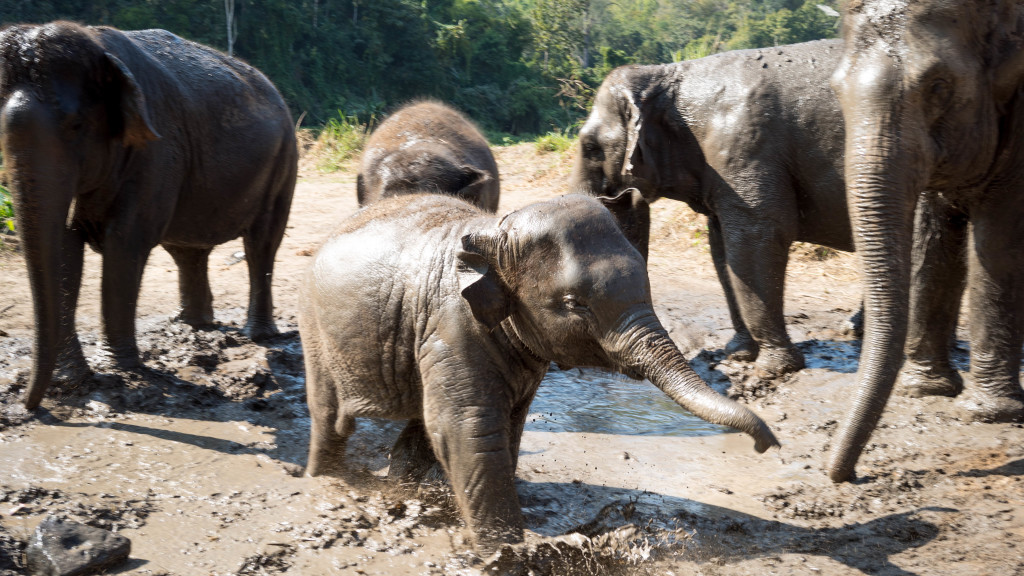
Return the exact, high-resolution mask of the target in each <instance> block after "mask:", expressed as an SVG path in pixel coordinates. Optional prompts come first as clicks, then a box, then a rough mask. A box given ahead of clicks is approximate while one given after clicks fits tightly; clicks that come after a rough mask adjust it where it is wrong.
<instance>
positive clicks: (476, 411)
mask: <svg viewBox="0 0 1024 576" xmlns="http://www.w3.org/2000/svg"><path fill="white" fill-rule="evenodd" d="M448 402H449V403H450V400H448ZM502 412H503V411H500V410H498V409H497V408H496V407H495V406H493V405H481V406H448V407H445V408H442V409H441V413H440V414H439V415H438V417H437V418H428V419H427V421H426V426H427V432H428V433H430V435H431V437H432V438H434V440H435V443H434V450H435V453H436V454H437V458H438V460H440V461H441V464H442V465H443V466H444V468H445V471H446V472H447V473H448V479H449V480H450V482H451V485H452V492H453V493H454V495H455V499H456V502H458V504H459V509H460V511H461V512H462V517H463V519H464V520H465V522H466V525H467V526H468V527H469V530H470V533H471V534H472V537H473V540H474V544H475V545H476V547H477V550H478V551H479V552H480V553H481V554H482V555H487V554H491V553H493V552H494V551H495V550H497V548H498V547H499V546H500V545H502V544H506V543H516V542H522V540H523V526H524V522H523V513H522V510H521V509H520V506H519V495H518V494H517V493H516V489H515V463H514V462H513V459H512V455H511V444H512V442H511V440H512V439H511V438H510V437H509V434H508V430H509V427H510V422H509V414H508V413H507V412H505V413H502ZM442 423H443V424H442Z"/></svg>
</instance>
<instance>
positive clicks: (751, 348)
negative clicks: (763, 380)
mask: <svg viewBox="0 0 1024 576" xmlns="http://www.w3.org/2000/svg"><path fill="white" fill-rule="evenodd" d="M759 350H760V347H759V346H758V345H757V341H755V340H754V339H753V338H751V337H750V334H741V333H739V332H737V333H736V335H735V336H733V337H732V340H729V343H728V344H726V345H725V357H726V358H728V359H729V360H736V361H738V362H753V361H754V360H757V355H758V352H759Z"/></svg>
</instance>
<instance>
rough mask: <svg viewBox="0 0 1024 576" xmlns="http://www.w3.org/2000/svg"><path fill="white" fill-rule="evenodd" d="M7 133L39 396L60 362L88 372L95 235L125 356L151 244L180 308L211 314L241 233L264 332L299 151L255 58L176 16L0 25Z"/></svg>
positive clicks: (108, 313)
mask: <svg viewBox="0 0 1024 576" xmlns="http://www.w3.org/2000/svg"><path fill="white" fill-rule="evenodd" d="M0 104H2V109H0V135H2V136H0V145H2V150H3V156H4V163H5V168H6V171H7V177H8V179H9V183H10V188H11V191H12V193H13V196H14V202H15V209H16V212H17V219H18V220H17V226H18V232H19V234H20V235H21V237H22V241H23V245H24V250H25V262H26V264H27V266H28V272H29V282H30V284H31V289H32V302H33V307H34V314H35V327H36V333H35V341H34V345H33V351H32V354H33V364H32V376H31V381H30V382H29V385H28V388H27V390H26V395H25V405H26V406H27V407H29V408H34V407H36V406H38V405H39V402H40V401H41V399H42V397H43V394H44V392H45V391H46V389H47V387H48V386H49V385H50V383H51V380H52V378H53V375H54V370H55V368H57V367H60V369H61V370H62V372H65V373H66V374H68V375H70V376H71V377H73V378H79V377H81V376H83V375H85V374H87V373H88V365H87V364H86V362H85V359H84V357H83V355H82V348H81V345H80V344H79V341H78V336H77V335H76V332H75V308H76V305H77V301H78V292H79V286H80V284H81V278H82V260H83V250H84V245H85V244H86V243H88V244H89V245H90V246H91V247H92V248H93V249H95V250H97V251H98V252H100V253H102V254H103V279H102V317H103V326H104V331H105V336H106V342H107V345H108V346H109V348H110V349H111V351H112V353H113V355H114V357H115V358H116V360H117V362H118V363H119V364H121V365H122V366H124V367H133V366H137V365H138V362H139V360H138V347H137V345H136V339H135V307H136V301H137V299H138V295H139V286H140V282H141V279H142V271H143V268H144V266H145V264H146V259H147V257H148V255H149V253H150V251H151V250H152V249H153V248H154V247H155V246H156V245H158V244H159V245H162V246H163V247H164V248H165V249H166V250H167V251H168V252H169V253H170V254H171V256H172V257H173V258H174V260H175V263H176V264H177V266H178V274H179V281H180V291H181V314H180V318H181V319H182V320H184V321H185V322H188V323H190V324H193V325H203V324H208V323H210V322H212V321H213V307H212V295H211V292H210V287H209V281H208V279H207V259H208V256H209V254H210V251H211V249H212V248H213V247H214V246H216V245H217V244H221V243H223V242H227V241H228V240H231V239H233V238H237V237H239V236H242V237H243V239H244V242H245V256H246V260H247V262H248V265H249V284H250V294H249V313H248V319H247V322H246V327H245V330H246V332H247V333H248V334H249V335H250V336H251V337H253V338H263V337H268V336H271V335H273V334H275V333H276V332H277V328H276V327H275V324H274V319H273V304H272V300H271V293H270V289H271V274H272V273H273V268H274V254H275V252H276V251H277V247H278V245H279V244H280V242H281V237H282V235H283V233H284V228H285V223H286V221H287V219H288V210H289V206H290V204H291V199H292V191H293V189H294V186H295V176H296V162H297V151H296V146H295V134H294V129H293V127H292V122H291V116H290V113H289V111H288V109H287V107H286V106H285V104H284V101H283V100H282V99H281V96H280V95H279V94H278V92H277V90H275V88H274V87H273V85H271V83H270V82H269V81H268V80H267V79H266V78H265V77H264V76H263V75H262V74H260V73H259V72H258V71H257V70H255V69H254V68H252V67H251V66H249V65H247V64H245V63H243V62H241V61H239V60H236V59H234V58H231V57H229V56H226V55H224V54H221V53H220V52H217V51H216V50H213V49H211V48H207V47H205V46H201V45H199V44H195V43H193V42H189V41H187V40H183V39H181V38H179V37H177V36H175V35H173V34H171V33H169V32H166V31H163V30H143V31H137V32H121V31H119V30H115V29H113V28H108V27H85V26H79V25H77V24H72V23H68V22H54V23H50V24H45V25H38V26H36V25H19V26H12V27H9V28H6V29H5V30H3V32H2V33H0Z"/></svg>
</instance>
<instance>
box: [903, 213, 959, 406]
mask: <svg viewBox="0 0 1024 576" xmlns="http://www.w3.org/2000/svg"><path fill="white" fill-rule="evenodd" d="M915 220H916V222H915V225H914V250H913V252H912V262H913V263H912V268H911V277H910V319H909V323H908V330H907V344H906V355H907V359H906V361H905V362H904V364H903V369H902V370H901V371H900V378H899V383H898V385H897V388H896V391H897V392H898V393H900V394H904V395H907V396H912V397H921V396H956V395H957V394H960V392H961V391H962V390H963V386H964V385H963V379H962V378H961V377H960V374H959V373H958V372H957V371H956V370H955V369H954V368H953V366H952V364H951V363H950V358H949V352H950V346H951V344H952V340H953V338H954V337H955V335H956V323H957V317H958V316H959V314H960V298H961V296H962V295H963V291H964V284H965V280H966V277H967V264H966V255H965V249H966V245H967V217H966V215H965V214H964V213H963V212H961V211H959V210H956V209H954V208H953V207H951V206H949V205H948V204H947V203H946V202H944V201H943V200H942V199H941V198H922V200H921V201H920V202H919V203H918V207H917V213H916V216H915Z"/></svg>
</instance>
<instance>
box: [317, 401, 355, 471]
mask: <svg viewBox="0 0 1024 576" xmlns="http://www.w3.org/2000/svg"><path fill="white" fill-rule="evenodd" d="M310 416H311V421H312V425H311V426H310V430H309V457H308V458H307V461H306V475H307V476H335V477H342V476H346V472H347V469H346V467H345V447H346V445H347V444H348V437H349V436H351V435H352V433H353V432H354V431H355V429H356V426H355V424H356V422H355V418H353V417H352V416H349V415H347V414H344V413H341V412H338V411H336V410H332V411H327V412H323V413H317V411H314V410H310Z"/></svg>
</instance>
